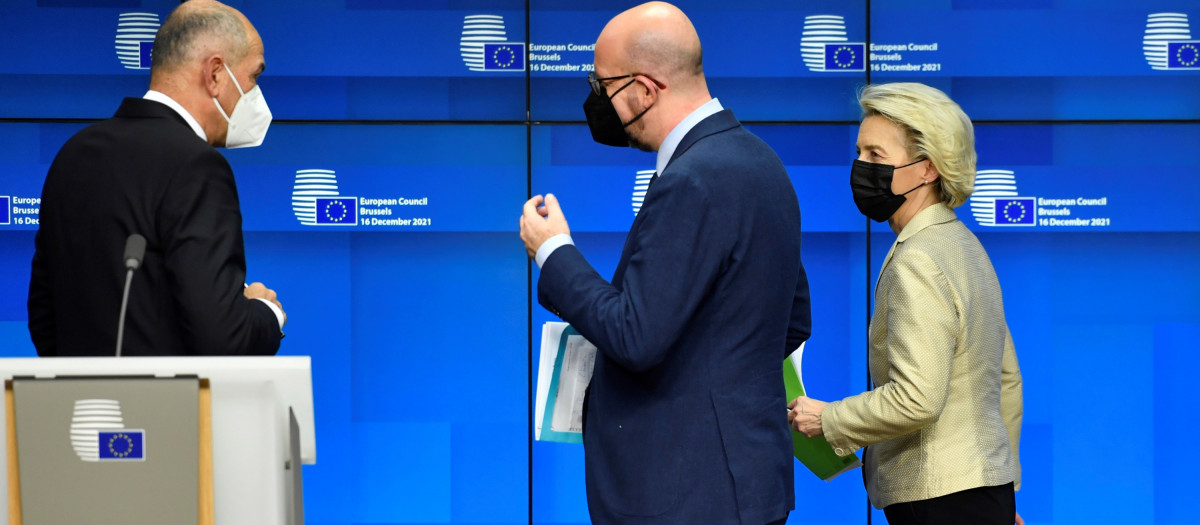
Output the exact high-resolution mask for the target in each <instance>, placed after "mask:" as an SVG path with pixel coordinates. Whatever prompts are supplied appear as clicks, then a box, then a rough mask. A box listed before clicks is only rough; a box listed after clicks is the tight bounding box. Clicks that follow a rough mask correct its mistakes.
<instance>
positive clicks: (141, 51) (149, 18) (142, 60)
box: [116, 13, 162, 69]
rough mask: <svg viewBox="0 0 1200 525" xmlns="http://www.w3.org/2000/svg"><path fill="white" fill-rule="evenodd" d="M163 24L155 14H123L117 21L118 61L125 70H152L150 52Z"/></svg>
mask: <svg viewBox="0 0 1200 525" xmlns="http://www.w3.org/2000/svg"><path fill="white" fill-rule="evenodd" d="M161 25H162V23H161V22H159V20H158V15H156V14H154V13H122V14H121V16H120V17H119V18H118V19H117V39H116V40H117V59H118V60H120V61H121V64H123V65H124V66H125V69H150V50H151V49H152V48H153V47H154V36H155V35H156V34H158V28H159V26H161Z"/></svg>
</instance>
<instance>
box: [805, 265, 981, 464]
mask: <svg viewBox="0 0 1200 525" xmlns="http://www.w3.org/2000/svg"><path fill="white" fill-rule="evenodd" d="M906 255H907V256H906V257H899V256H897V257H896V258H894V259H892V262H891V265H890V266H891V271H894V272H896V274H895V276H894V278H893V279H891V280H890V282H891V284H890V288H889V289H888V290H887V301H888V304H887V334H888V335H887V359H888V364H889V365H890V368H891V372H890V375H889V377H888V378H887V381H886V382H884V383H883V384H882V385H880V386H879V387H878V388H875V389H874V390H870V391H868V392H863V393H861V394H859V395H856V396H851V397H848V398H846V399H843V400H841V401H834V402H832V403H830V404H829V405H827V406H826V407H825V410H824V412H823V413H822V416H821V420H822V422H821V425H822V430H823V431H824V433H825V438H826V440H828V441H829V444H830V445H832V446H833V447H834V448H835V449H836V448H841V449H843V451H845V452H846V453H849V451H853V450H858V449H859V448H862V447H863V446H866V445H870V444H873V443H878V442H880V441H885V440H888V439H891V438H894V437H898V436H902V435H905V434H908V433H910V432H913V431H916V430H918V429H920V428H922V427H924V426H926V425H928V424H930V423H933V422H934V421H936V420H937V419H938V417H939V416H940V415H941V413H942V409H943V408H945V406H946V399H947V397H948V395H949V391H950V370H951V360H952V359H953V356H954V349H955V341H956V339H957V334H958V330H959V326H960V324H959V319H958V314H957V309H956V308H955V304H954V298H953V296H952V292H951V289H950V283H949V280H948V279H946V276H945V275H944V274H942V272H941V270H940V269H939V268H938V266H937V264H936V263H934V262H933V260H932V259H931V258H930V257H929V255H927V254H925V253H922V252H917V251H914V252H909V253H908V254H906Z"/></svg>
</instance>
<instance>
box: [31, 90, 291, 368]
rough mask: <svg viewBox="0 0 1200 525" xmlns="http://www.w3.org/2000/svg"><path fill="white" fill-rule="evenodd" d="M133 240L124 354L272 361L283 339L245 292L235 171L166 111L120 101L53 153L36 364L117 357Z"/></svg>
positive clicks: (41, 241) (34, 293) (37, 283)
mask: <svg viewBox="0 0 1200 525" xmlns="http://www.w3.org/2000/svg"><path fill="white" fill-rule="evenodd" d="M132 233H139V234H141V235H142V236H144V237H145V238H146V255H145V258H144V259H143V260H142V266H141V268H140V269H138V271H137V273H136V274H135V275H134V277H133V281H132V284H131V286H130V292H129V311H128V313H127V315H126V323H125V344H124V347H125V348H124V351H123V353H124V355H132V356H152V355H158V356H161V355H221V354H262V355H271V354H274V353H275V352H276V351H277V350H278V349H279V340H280V337H281V333H280V331H279V321H277V320H276V319H275V314H274V313H272V312H271V309H270V308H269V307H268V306H267V305H265V304H263V303H262V301H258V300H252V299H247V298H246V297H245V296H244V295H242V290H243V288H244V287H245V280H246V258H245V255H244V252H243V247H242V214H241V210H240V206H239V204H238V194H237V186H236V184H235V183H234V178H233V170H231V169H230V167H229V163H228V162H226V161H225V157H222V156H221V154H220V153H218V152H217V150H216V149H214V148H213V147H212V146H210V145H209V144H208V143H207V142H205V141H204V140H203V139H201V138H200V137H198V136H197V135H196V133H195V132H194V131H192V128H190V127H189V126H188V125H187V122H186V121H184V120H183V117H181V116H180V115H179V114H178V113H176V112H175V111H174V110H172V109H171V108H169V107H167V106H166V105H165V104H162V103H159V102H155V101H151V100H145V99H140V98H127V99H125V101H124V102H123V103H122V104H121V107H120V108H118V109H117V113H116V115H114V116H113V118H110V119H108V120H105V121H102V122H99V123H96V124H93V125H91V126H88V127H87V128H85V129H83V130H82V131H80V132H79V133H76V134H75V136H73V137H71V139H70V140H68V141H67V143H66V144H65V145H64V146H63V147H62V149H61V150H59V152H58V155H57V156H56V157H55V159H54V163H53V164H51V166H50V172H49V174H47V175H46V183H45V186H44V187H43V188H42V209H41V224H40V225H39V227H38V232H37V237H36V238H35V243H36V252H35V253H34V256H33V264H32V271H31V272H30V281H29V303H28V305H29V334H30V337H31V338H32V339H33V344H34V346H35V347H37V351H38V355H40V356H43V357H45V356H101V355H112V354H113V352H114V350H115V347H116V339H117V319H118V317H119V313H120V310H121V293H122V291H123V288H124V283H125V265H124V261H123V260H122V258H123V253H124V251H125V239H126V238H127V237H128V236H129V235H130V234H132Z"/></svg>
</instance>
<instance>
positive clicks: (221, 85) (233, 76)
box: [150, 0, 266, 146]
mask: <svg viewBox="0 0 1200 525" xmlns="http://www.w3.org/2000/svg"><path fill="white" fill-rule="evenodd" d="M264 69H266V61H265V60H264V59H263V43H262V37H260V36H259V35H258V31H256V30H255V29H254V26H253V25H251V24H250V20H248V19H247V18H246V16H245V15H243V14H242V13H240V12H238V10H236V9H234V8H232V7H229V6H227V5H225V4H222V3H220V2H216V1H214V0H188V1H187V2H184V3H183V4H181V5H180V6H179V7H177V8H175V10H174V11H172V12H171V15H170V16H168V17H167V20H166V21H165V22H163V25H162V27H161V28H160V29H159V30H158V36H156V37H155V38H154V50H153V51H152V52H151V63H150V89H151V90H152V91H157V92H160V93H162V94H164V95H166V96H168V97H170V98H171V99H172V100H174V101H175V102H176V103H178V104H179V105H180V106H182V107H183V109H184V110H186V111H187V113H188V114H189V115H191V116H192V118H193V119H195V120H196V122H197V123H198V124H199V125H200V127H201V128H202V129H203V131H204V134H205V136H207V139H208V142H209V143H210V144H212V145H214V146H223V145H224V144H225V138H226V136H227V133H228V131H229V117H228V115H231V114H232V113H233V109H234V107H235V106H236V105H237V102H238V100H240V99H241V97H242V94H243V93H247V92H249V91H250V90H251V89H253V88H254V86H256V85H257V84H258V76H259V75H261V74H262V72H263V70H264Z"/></svg>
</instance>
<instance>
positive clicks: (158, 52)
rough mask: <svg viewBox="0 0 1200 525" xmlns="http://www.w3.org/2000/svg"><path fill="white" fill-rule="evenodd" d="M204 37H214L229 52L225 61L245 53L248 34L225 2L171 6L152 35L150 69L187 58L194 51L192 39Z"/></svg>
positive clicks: (170, 66) (167, 67) (177, 63)
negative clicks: (193, 5) (160, 25)
mask: <svg viewBox="0 0 1200 525" xmlns="http://www.w3.org/2000/svg"><path fill="white" fill-rule="evenodd" d="M206 37H211V38H214V39H215V40H216V41H217V42H219V43H220V44H219V45H220V47H221V49H222V50H223V51H225V52H226V53H229V55H230V56H228V57H226V59H227V60H228V61H231V62H235V63H236V62H237V61H239V60H241V59H242V58H243V57H245V56H246V53H247V49H248V48H249V45H250V41H249V36H248V35H247V34H246V27H245V26H244V25H243V24H242V20H241V19H240V18H239V17H238V15H237V12H236V11H234V10H233V8H231V7H229V6H225V5H220V4H217V5H212V6H203V7H192V6H188V5H187V4H186V3H185V4H182V5H180V6H179V7H177V8H175V11H173V12H172V13H171V15H170V16H168V17H167V21H166V22H163V25H162V27H161V28H159V30H158V35H157V36H155V37H154V49H153V51H152V52H151V54H150V55H151V58H150V69H151V70H152V71H151V73H153V70H155V69H164V70H171V69H174V68H176V67H179V66H181V65H183V64H185V63H187V62H188V61H189V60H192V59H194V58H195V57H193V56H192V55H193V54H194V53H195V52H196V43H197V42H200V41H202V40H203V39H205V38H206Z"/></svg>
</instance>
